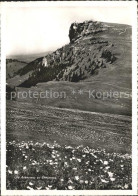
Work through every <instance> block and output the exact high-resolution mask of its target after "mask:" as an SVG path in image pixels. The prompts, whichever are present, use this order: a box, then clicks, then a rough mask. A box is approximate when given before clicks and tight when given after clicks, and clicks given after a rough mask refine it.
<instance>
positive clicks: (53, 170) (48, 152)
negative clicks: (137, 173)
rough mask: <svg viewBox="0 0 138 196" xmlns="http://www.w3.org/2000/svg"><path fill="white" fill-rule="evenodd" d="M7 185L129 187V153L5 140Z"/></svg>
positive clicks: (86, 188)
mask: <svg viewBox="0 0 138 196" xmlns="http://www.w3.org/2000/svg"><path fill="white" fill-rule="evenodd" d="M7 179H8V180H7V189H14V190H16V189H17V190H22V189H23V190H33V189H35V190H44V189H45V190H53V189H58V190H81V189H83V190H90V189H94V190H100V189H101V190H103V189H109V190H112V189H131V188H132V187H131V157H130V156H129V155H128V154H125V155H121V154H119V153H107V152H106V151H105V150H99V149H97V150H94V149H91V148H89V147H88V146H87V147H84V146H76V147H72V146H61V145H59V144H57V143H56V142H54V143H53V144H49V143H45V142H44V143H38V142H37V143H33V142H32V141H28V142H24V141H23V142H20V143H17V142H15V141H12V142H8V143H7Z"/></svg>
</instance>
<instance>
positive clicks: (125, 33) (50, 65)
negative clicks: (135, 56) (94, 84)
mask: <svg viewBox="0 0 138 196" xmlns="http://www.w3.org/2000/svg"><path fill="white" fill-rule="evenodd" d="M130 36H131V27H130V26H127V25H118V24H109V23H102V22H95V21H85V22H83V23H73V24H71V26H70V29H69V38H70V43H69V44H67V45H65V46H64V47H62V48H60V49H58V50H56V51H55V52H53V53H51V54H48V55H46V56H45V57H42V58H39V59H36V60H35V61H33V62H31V63H29V64H28V65H27V66H25V67H24V68H23V69H20V70H19V71H18V74H19V75H20V76H21V77H22V76H23V75H25V74H27V73H29V72H30V74H29V78H28V79H27V80H25V81H24V82H22V83H21V84H19V86H25V87H30V86H33V85H36V84H37V83H39V82H47V81H52V80H54V81H70V82H78V81H80V80H85V79H88V78H90V77H91V76H93V77H94V76H95V75H98V73H99V71H100V70H101V69H109V68H110V67H111V66H113V65H114V62H116V60H117V58H118V53H117V47H118V46H117V44H116V43H119V41H120V40H121V41H122V40H124V41H125V40H130ZM44 60H45V61H46V66H45V63H44Z"/></svg>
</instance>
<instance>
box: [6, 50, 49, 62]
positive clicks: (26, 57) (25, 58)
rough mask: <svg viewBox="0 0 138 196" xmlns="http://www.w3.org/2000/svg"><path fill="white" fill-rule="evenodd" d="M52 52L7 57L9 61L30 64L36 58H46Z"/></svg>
mask: <svg viewBox="0 0 138 196" xmlns="http://www.w3.org/2000/svg"><path fill="white" fill-rule="evenodd" d="M51 52H52V51H49V52H41V53H34V54H17V55H9V56H7V58H8V59H16V60H19V61H25V62H27V63H30V62H32V61H34V60H35V59H36V58H39V57H42V56H45V55H47V54H49V53H51Z"/></svg>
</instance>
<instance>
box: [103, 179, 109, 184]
mask: <svg viewBox="0 0 138 196" xmlns="http://www.w3.org/2000/svg"><path fill="white" fill-rule="evenodd" d="M101 181H102V182H103V183H108V182H109V181H106V180H104V179H101Z"/></svg>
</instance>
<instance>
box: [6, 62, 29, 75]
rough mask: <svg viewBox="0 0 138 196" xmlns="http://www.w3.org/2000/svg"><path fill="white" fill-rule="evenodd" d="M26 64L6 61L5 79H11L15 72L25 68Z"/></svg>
mask: <svg viewBox="0 0 138 196" xmlns="http://www.w3.org/2000/svg"><path fill="white" fill-rule="evenodd" d="M26 64H27V63H26V62H24V61H19V60H16V59H6V79H10V78H13V77H14V76H15V75H16V74H17V71H18V70H20V69H21V68H23V67H24V66H26Z"/></svg>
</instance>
